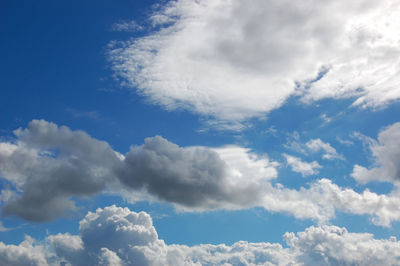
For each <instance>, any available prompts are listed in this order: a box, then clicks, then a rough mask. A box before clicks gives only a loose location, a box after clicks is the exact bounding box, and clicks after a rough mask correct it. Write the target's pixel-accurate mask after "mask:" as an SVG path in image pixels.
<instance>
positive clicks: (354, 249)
mask: <svg viewBox="0 0 400 266" xmlns="http://www.w3.org/2000/svg"><path fill="white" fill-rule="evenodd" d="M284 240H285V242H286V245H287V247H283V246H282V245H281V244H279V243H268V242H265V243H249V242H246V241H239V242H236V243H234V244H233V245H232V246H228V245H225V244H220V245H211V244H202V245H196V246H191V247H190V246H186V245H167V244H165V242H164V241H163V240H161V239H159V238H158V235H157V231H156V229H155V228H154V226H153V223H152V219H151V217H150V215H148V214H147V213H145V212H140V213H136V212H133V211H130V210H129V209H128V208H120V207H116V206H115V205H113V206H109V207H105V208H104V209H97V210H96V212H94V213H92V212H89V213H88V214H87V215H86V217H84V218H83V220H82V221H81V222H80V223H79V235H71V234H69V233H65V234H57V235H50V236H47V237H46V239H45V240H44V241H42V242H37V241H35V240H34V239H32V238H31V237H29V236H27V237H26V240H25V241H23V242H22V243H21V244H19V245H5V244H4V243H3V242H0V258H1V261H2V262H4V263H6V264H7V265H10V266H12V265H22V264H23V265H60V263H64V265H113V266H115V265H396V264H398V263H399V262H400V261H399V258H400V242H399V241H397V240H396V238H395V237H391V238H389V239H374V236H373V235H372V234H368V233H350V232H348V231H347V230H346V229H345V228H339V227H336V226H321V227H314V226H311V227H309V228H307V229H306V230H305V231H303V232H298V233H297V234H295V233H285V235H284Z"/></svg>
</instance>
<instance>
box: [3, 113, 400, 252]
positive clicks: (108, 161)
mask: <svg viewBox="0 0 400 266" xmlns="http://www.w3.org/2000/svg"><path fill="white" fill-rule="evenodd" d="M389 129H390V128H389ZM385 132H386V131H385ZM15 135H16V137H17V139H16V141H15V142H13V143H11V142H2V143H0V171H1V172H0V173H1V175H2V176H3V178H5V179H6V180H8V181H9V182H10V183H11V184H13V185H14V190H15V191H14V192H13V191H12V190H10V189H5V190H4V191H2V193H1V200H2V202H3V204H5V206H4V207H3V215H11V214H14V215H18V216H20V217H22V218H24V219H27V220H33V221H47V220H51V219H55V218H57V217H59V216H62V215H66V214H68V213H69V212H71V211H74V210H75V209H76V206H75V201H74V200H72V197H80V198H87V197H89V196H92V195H96V194H99V193H102V192H108V193H115V194H120V195H121V196H124V195H128V194H129V197H131V198H134V199H136V200H159V201H164V202H169V203H172V204H174V205H175V206H176V208H179V209H181V210H185V211H204V210H211V209H243V208H250V207H255V206H262V207H264V208H265V209H266V210H268V211H272V212H286V213H289V214H291V215H294V216H295V217H296V218H300V219H313V220H315V221H317V222H319V223H325V222H327V221H329V220H330V219H332V218H334V217H335V213H336V211H343V212H347V213H353V214H368V215H371V217H372V222H373V223H375V224H379V225H383V226H389V225H390V223H391V222H392V221H398V220H400V206H399V204H398V201H399V199H400V194H399V191H398V190H394V191H393V192H392V193H390V194H381V195H379V194H376V193H373V192H370V191H368V190H365V191H363V192H362V193H358V192H355V191H354V190H352V189H347V188H340V187H339V186H337V185H336V184H333V183H332V182H331V181H330V180H328V179H320V180H316V181H314V182H313V183H310V184H307V186H305V187H302V188H300V189H298V190H296V189H288V188H285V187H283V186H282V185H280V184H272V183H271V180H272V179H274V178H276V177H277V176H278V172H277V167H278V163H277V162H274V161H271V160H270V159H268V157H266V156H264V157H263V156H259V155H255V154H253V153H251V151H250V150H249V149H246V148H242V147H238V146H224V147H220V148H209V147H199V146H196V147H179V146H178V145H176V144H174V143H171V142H169V141H168V140H166V139H164V138H162V137H159V136H156V137H153V138H147V139H146V140H145V143H144V144H143V145H141V146H133V147H132V148H131V150H130V151H129V152H128V153H126V154H125V155H121V154H120V153H118V152H116V151H114V150H113V149H112V148H111V147H110V145H109V144H107V143H106V142H104V141H99V140H96V139H94V138H92V137H90V136H89V135H88V134H86V133H84V132H82V131H72V130H70V129H69V128H67V127H65V126H61V127H59V126H57V125H55V124H53V123H49V122H46V121H43V120H34V121H32V122H31V123H29V125H28V128H26V129H18V130H16V131H15ZM381 135H382V136H386V135H385V134H381ZM384 139H385V140H384ZM381 142H385V143H386V137H382V140H381ZM318 143H319V142H318ZM314 166H315V165H314ZM296 167H299V168H298V169H297V168H296ZM296 167H295V168H294V169H297V170H298V171H299V172H300V173H301V172H302V171H303V173H309V172H310V171H311V170H312V171H315V168H316V167H314V168H313V166H311V170H310V169H308V168H307V167H306V168H307V169H306V168H304V167H305V165H304V163H303V164H301V165H297V166H296ZM302 167H303V168H302ZM3 194H4V195H3ZM104 254H109V253H108V252H107V251H105V253H104ZM104 256H106V255H104Z"/></svg>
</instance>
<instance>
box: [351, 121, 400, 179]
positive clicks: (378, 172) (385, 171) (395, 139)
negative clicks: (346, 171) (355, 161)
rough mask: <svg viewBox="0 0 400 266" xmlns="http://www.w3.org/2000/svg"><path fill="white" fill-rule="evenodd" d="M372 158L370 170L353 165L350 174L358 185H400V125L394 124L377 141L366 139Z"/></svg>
mask: <svg viewBox="0 0 400 266" xmlns="http://www.w3.org/2000/svg"><path fill="white" fill-rule="evenodd" d="M368 144H369V148H370V150H371V152H372V155H373V156H374V164H373V165H372V167H370V169H367V168H365V167H363V166H360V165H355V166H354V169H353V173H352V177H354V178H355V179H356V180H357V181H358V182H360V183H368V182H370V181H385V182H392V183H395V184H397V185H399V184H400V123H395V124H393V125H391V126H389V127H387V128H385V129H384V130H382V131H381V132H380V133H379V135H378V140H377V141H375V140H373V139H368Z"/></svg>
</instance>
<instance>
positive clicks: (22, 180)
mask: <svg viewBox="0 0 400 266" xmlns="http://www.w3.org/2000/svg"><path fill="white" fill-rule="evenodd" d="M14 134H15V135H16V137H17V142H16V143H8V142H6V143H0V171H1V173H2V175H3V176H4V177H5V178H6V179H8V180H9V181H11V182H12V183H13V184H14V185H15V186H16V189H17V190H18V191H23V194H22V196H21V197H18V198H16V199H13V200H10V201H9V202H8V204H7V205H6V206H5V208H4V210H3V213H4V214H15V215H19V216H21V217H23V218H25V219H28V220H35V221H46V220H51V219H54V218H55V217H58V216H60V215H62V214H64V212H65V211H66V210H74V209H75V204H74V202H73V201H71V200H70V197H71V196H90V195H95V194H97V193H99V192H101V191H102V190H104V189H105V186H106V184H108V183H111V182H113V173H112V172H113V167H114V166H115V165H116V164H118V163H119V162H120V159H119V156H118V154H117V153H116V152H115V151H114V150H113V149H112V148H111V147H110V146H109V145H108V144H107V143H106V142H104V141H99V140H96V139H93V138H91V137H90V136H89V135H88V134H86V133H85V132H82V131H71V130H70V129H69V128H67V127H64V126H61V127H58V126H57V125H55V124H53V123H49V122H46V121H43V120H34V121H32V122H31V123H29V126H28V128H26V129H24V130H22V129H18V130H16V131H15V132H14Z"/></svg>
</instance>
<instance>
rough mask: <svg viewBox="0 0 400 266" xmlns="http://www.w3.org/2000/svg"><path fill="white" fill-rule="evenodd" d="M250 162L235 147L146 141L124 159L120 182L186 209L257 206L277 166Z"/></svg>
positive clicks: (157, 139)
mask: <svg viewBox="0 0 400 266" xmlns="http://www.w3.org/2000/svg"><path fill="white" fill-rule="evenodd" d="M221 155H222V156H221ZM250 156H251V154H249V150H246V149H243V148H240V147H236V146H233V147H223V148H219V149H210V148H205V147H188V148H181V147H179V146H177V145H176V144H173V143H171V142H169V141H167V140H166V139H164V138H162V137H154V138H147V139H146V140H145V144H144V145H142V146H139V147H133V148H132V149H131V150H130V151H129V152H128V153H127V154H126V158H125V160H124V165H123V168H122V169H121V170H120V171H119V172H118V176H119V177H120V180H121V181H122V182H123V183H124V184H125V185H127V186H129V187H131V188H134V189H142V188H144V189H146V191H148V192H149V193H150V194H151V195H154V196H156V197H158V198H159V199H161V200H166V201H168V202H173V203H177V204H180V205H183V207H190V208H200V209H204V208H205V209H214V208H219V207H225V208H236V207H235V206H242V207H244V206H254V204H256V203H257V202H259V201H260V199H261V197H262V194H263V190H264V189H265V186H266V184H267V183H268V179H270V178H274V177H276V176H277V172H276V170H275V166H276V165H277V164H276V163H270V162H269V160H268V159H266V158H262V159H258V158H256V157H255V156H253V157H250ZM237 161H240V163H239V164H237V163H236V162H237ZM244 195H245V196H244Z"/></svg>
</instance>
